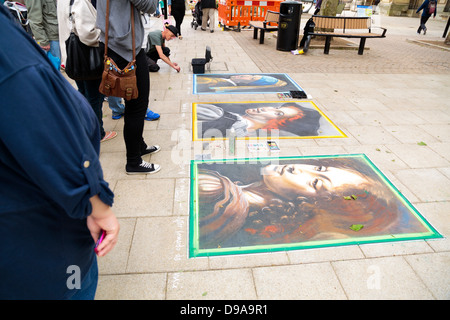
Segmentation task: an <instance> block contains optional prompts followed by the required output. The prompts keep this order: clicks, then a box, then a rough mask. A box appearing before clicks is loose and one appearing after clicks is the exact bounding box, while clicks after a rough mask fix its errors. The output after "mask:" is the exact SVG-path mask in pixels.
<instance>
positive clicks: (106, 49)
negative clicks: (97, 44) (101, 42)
mask: <svg viewBox="0 0 450 320" xmlns="http://www.w3.org/2000/svg"><path fill="white" fill-rule="evenodd" d="M72 1H73V0H72ZM130 5H131V37H132V45H133V61H134V60H136V39H135V37H134V6H133V3H131V2H130ZM108 31H109V0H106V23H105V58H106V56H107V54H108Z"/></svg>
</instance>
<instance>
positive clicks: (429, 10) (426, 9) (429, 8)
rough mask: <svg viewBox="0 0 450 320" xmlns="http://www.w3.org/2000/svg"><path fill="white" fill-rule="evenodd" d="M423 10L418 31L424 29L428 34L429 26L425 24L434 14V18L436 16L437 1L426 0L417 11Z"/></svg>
mask: <svg viewBox="0 0 450 320" xmlns="http://www.w3.org/2000/svg"><path fill="white" fill-rule="evenodd" d="M420 10H422V15H421V16H420V26H419V28H418V29H417V33H418V34H420V32H421V31H422V30H423V34H424V35H426V34H427V27H426V26H425V24H426V23H427V21H428V19H429V18H430V17H431V16H432V15H433V19H434V18H436V11H437V1H436V0H425V1H424V2H423V3H422V5H421V6H420V7H419V8H418V9H417V11H416V13H419V12H420Z"/></svg>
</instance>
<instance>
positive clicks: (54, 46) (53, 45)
mask: <svg viewBox="0 0 450 320" xmlns="http://www.w3.org/2000/svg"><path fill="white" fill-rule="evenodd" d="M50 53H51V54H52V55H53V56H54V57H57V58H59V60H61V50H60V48H59V41H57V40H50Z"/></svg>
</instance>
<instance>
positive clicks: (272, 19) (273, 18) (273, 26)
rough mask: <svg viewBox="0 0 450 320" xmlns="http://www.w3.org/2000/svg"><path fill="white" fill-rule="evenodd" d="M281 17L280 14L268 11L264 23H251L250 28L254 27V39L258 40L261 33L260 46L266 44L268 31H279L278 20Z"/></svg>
mask: <svg viewBox="0 0 450 320" xmlns="http://www.w3.org/2000/svg"><path fill="white" fill-rule="evenodd" d="M279 16H280V13H279V12H275V11H270V10H267V14H266V17H265V18H264V21H250V26H252V27H253V29H254V30H253V39H258V30H260V33H259V44H263V43H264V34H265V32H266V31H277V30H278V18H279Z"/></svg>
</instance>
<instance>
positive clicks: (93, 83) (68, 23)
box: [58, 0, 117, 142]
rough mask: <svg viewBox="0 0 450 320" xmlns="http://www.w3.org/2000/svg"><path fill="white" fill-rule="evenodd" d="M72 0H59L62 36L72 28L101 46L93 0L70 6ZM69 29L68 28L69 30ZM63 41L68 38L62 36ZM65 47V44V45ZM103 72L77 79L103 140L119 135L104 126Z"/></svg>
mask: <svg viewBox="0 0 450 320" xmlns="http://www.w3.org/2000/svg"><path fill="white" fill-rule="evenodd" d="M70 2H71V1H70V0H59V2H58V13H59V14H58V22H59V24H58V25H59V29H60V30H61V32H60V34H61V36H63V35H66V34H70V30H71V29H70V28H71V27H72V29H73V30H74V32H75V34H76V35H77V36H78V37H79V38H80V41H81V42H82V43H83V44H85V45H87V46H90V47H98V46H99V38H100V29H98V28H97V27H96V26H95V21H96V18H97V12H96V10H95V7H94V6H93V5H92V3H91V0H75V1H73V4H72V6H70ZM67 29H68V30H67ZM60 41H61V43H65V41H66V39H64V38H61V39H60ZM64 48H65V45H64ZM101 81H102V79H101V74H100V75H99V77H98V79H94V80H75V83H76V84H77V87H78V91H79V92H81V94H82V95H83V96H85V97H86V99H87V100H88V101H89V103H90V105H91V107H92V110H94V112H95V114H96V115H97V119H98V122H99V124H100V138H101V142H104V141H107V140H110V139H113V138H115V137H116V136H117V132H115V131H105V129H104V128H103V111H102V106H103V94H101V93H100V91H99V90H98V88H99V86H100V82H101Z"/></svg>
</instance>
